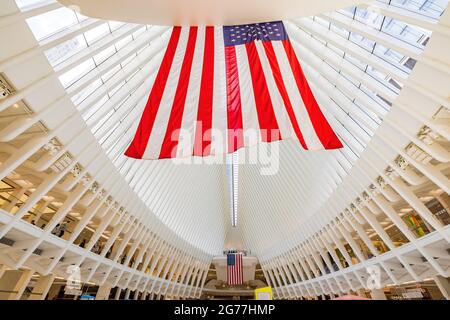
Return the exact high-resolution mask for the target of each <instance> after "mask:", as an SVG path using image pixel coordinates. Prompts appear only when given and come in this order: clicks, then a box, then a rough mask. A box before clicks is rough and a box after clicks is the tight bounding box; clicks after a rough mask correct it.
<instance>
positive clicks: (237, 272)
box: [227, 253, 244, 286]
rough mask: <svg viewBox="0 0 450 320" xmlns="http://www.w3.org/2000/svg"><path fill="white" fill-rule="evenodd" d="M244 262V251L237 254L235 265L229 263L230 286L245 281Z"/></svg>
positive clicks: (228, 280)
mask: <svg viewBox="0 0 450 320" xmlns="http://www.w3.org/2000/svg"><path fill="white" fill-rule="evenodd" d="M243 269H244V268H243V264H242V253H236V254H235V263H234V266H229V265H227V283H228V285H230V286H234V285H241V284H243V283H244V272H243V271H244V270H243Z"/></svg>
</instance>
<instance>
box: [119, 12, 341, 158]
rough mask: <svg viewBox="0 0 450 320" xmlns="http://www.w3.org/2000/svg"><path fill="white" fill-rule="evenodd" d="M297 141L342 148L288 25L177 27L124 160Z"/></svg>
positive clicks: (212, 152)
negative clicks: (326, 116) (290, 38)
mask: <svg viewBox="0 0 450 320" xmlns="http://www.w3.org/2000/svg"><path fill="white" fill-rule="evenodd" d="M250 133H251V134H252V136H256V138H255V139H257V140H256V141H250V140H249V139H247V138H246V134H249V135H250ZM254 133H256V134H254ZM218 137H220V139H219V138H218ZM290 138H296V139H297V140H298V141H299V144H300V145H301V146H302V147H303V148H304V149H306V150H319V149H337V148H341V147H342V144H341V142H340V141H339V139H338V137H337V135H336V134H335V132H334V131H333V129H332V128H331V126H330V125H329V123H328V121H327V119H326V118H325V116H324V115H323V114H322V111H321V109H320V107H319V105H318V104H317V102H316V99H315V98H314V95H313V93H312V91H311V89H310V87H309V85H308V82H307V80H306V78H305V75H304V74H303V71H302V68H301V66H300V63H299V61H298V59H297V56H296V53H295V51H294V47H293V46H292V44H291V41H290V40H289V37H288V34H287V31H286V29H285V27H284V24H283V22H282V21H274V22H265V23H253V24H245V25H236V26H221V27H212V26H209V27H173V29H172V33H171V36H170V38H168V40H167V48H166V52H165V54H164V57H163V58H162V62H161V64H160V67H159V70H158V72H157V75H156V78H155V81H154V83H153V87H152V89H151V92H150V96H149V99H148V102H147V105H146V106H145V109H144V112H143V114H142V118H141V121H140V123H139V126H138V127H137V130H136V135H135V137H134V139H133V141H132V142H131V144H130V146H129V147H128V149H127V151H126V152H125V155H127V156H128V157H132V158H136V159H163V158H181V157H188V156H193V155H194V156H209V155H215V154H221V153H233V152H235V151H236V150H237V149H239V148H242V147H245V146H250V145H252V144H254V143H255V142H272V141H277V140H282V139H290Z"/></svg>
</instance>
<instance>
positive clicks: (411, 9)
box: [0, 0, 448, 254]
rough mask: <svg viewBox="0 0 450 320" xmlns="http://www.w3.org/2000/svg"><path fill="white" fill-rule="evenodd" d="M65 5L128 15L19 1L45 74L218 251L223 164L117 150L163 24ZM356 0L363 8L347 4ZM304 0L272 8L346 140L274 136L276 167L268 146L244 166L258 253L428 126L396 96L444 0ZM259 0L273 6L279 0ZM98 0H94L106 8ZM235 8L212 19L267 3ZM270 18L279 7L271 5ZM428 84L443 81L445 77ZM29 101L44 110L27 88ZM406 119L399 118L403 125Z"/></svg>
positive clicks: (157, 201)
mask: <svg viewBox="0 0 450 320" xmlns="http://www.w3.org/2000/svg"><path fill="white" fill-rule="evenodd" d="M61 2H62V3H65V4H66V3H67V4H74V3H75V4H77V5H79V6H80V7H81V8H82V10H86V13H90V12H92V13H93V15H94V16H95V15H98V16H101V17H111V18H114V19H116V20H124V21H127V22H126V23H124V22H113V21H109V22H108V21H106V20H98V19H95V18H89V17H87V16H84V15H81V14H80V13H78V12H76V11H74V10H72V9H69V8H66V7H62V6H61V5H60V4H59V3H57V2H55V1H44V0H17V4H18V5H19V6H22V8H23V10H26V11H27V12H29V13H30V14H29V19H28V20H27V22H28V25H29V28H30V29H31V31H32V32H33V34H34V36H35V39H34V40H33V39H23V41H36V43H38V44H39V47H40V50H42V51H43V52H45V54H46V57H47V59H48V64H49V67H50V66H51V73H50V77H52V78H53V79H55V78H58V80H59V82H60V85H61V86H62V87H63V89H64V91H65V93H66V94H67V96H68V97H69V98H70V100H71V102H72V103H73V106H74V107H75V108H76V110H77V112H78V113H79V115H81V117H82V118H83V120H84V121H85V124H86V125H87V126H88V127H89V128H90V131H91V133H92V135H93V136H94V137H95V139H96V142H97V143H98V145H99V146H100V147H101V148H102V149H103V151H104V153H105V155H106V156H107V157H108V158H109V161H111V163H112V164H113V165H114V167H115V170H116V171H117V172H118V173H119V174H120V175H121V176H122V177H123V179H124V182H125V183H127V184H128V185H129V187H130V188H131V189H132V190H133V191H134V193H135V194H136V195H137V196H138V197H139V198H140V199H141V200H142V201H143V203H145V205H146V206H147V207H148V208H149V209H150V210H151V211H152V212H153V213H154V214H155V215H156V216H157V217H158V218H159V219H160V220H161V221H162V222H163V223H164V224H166V225H167V226H168V227H169V228H170V229H171V230H173V231H174V232H176V233H177V234H178V235H180V237H181V238H182V239H185V240H186V241H188V242H189V243H190V244H192V245H194V246H195V247H197V248H199V249H201V250H203V251H205V252H207V253H210V254H217V253H219V252H221V251H222V248H223V246H224V243H225V242H226V237H227V234H229V230H230V228H231V217H230V212H231V211H232V210H231V207H230V203H231V201H230V193H229V189H228V183H229V181H228V179H229V176H228V175H227V168H226V164H214V165H207V164H193V165H188V164H181V165H180V164H175V163H173V162H172V161H171V160H163V161H141V160H133V159H129V158H126V157H125V156H124V155H123V153H124V150H125V148H126V147H127V146H128V144H129V143H130V141H131V139H132V136H133V134H134V132H135V128H136V126H137V122H138V120H139V117H140V114H141V112H142V110H143V108H144V105H145V102H146V99H147V96H148V92H149V88H150V87H151V84H152V81H153V79H154V77H155V74H156V71H157V68H158V65H159V62H160V61H161V59H162V55H163V53H164V47H163V44H164V43H165V41H164V38H165V37H167V36H168V35H169V31H170V28H169V27H163V26H156V25H150V24H146V25H140V24H133V23H130V20H133V19H136V20H133V21H138V22H142V21H146V20H145V19H146V18H145V17H146V16H147V13H144V12H145V11H143V10H141V9H140V8H141V7H140V6H136V7H135V8H134V9H133V10H129V11H126V12H127V15H124V16H123V19H121V17H122V16H121V15H122V14H124V11H122V9H121V8H122V7H121V6H120V5H123V4H125V3H127V4H128V3H129V1H122V2H120V1H115V2H116V3H117V4H118V5H117V6H113V5H109V4H108V5H107V6H104V4H103V2H104V1H92V0H91V1H68V0H65V1H61ZM135 2H136V5H137V4H139V5H142V6H143V5H144V2H142V1H135ZM266 2H267V3H266ZM356 2H358V3H359V5H358V6H350V7H349V5H352V4H354V3H356ZM177 3H178V2H176V1H170V3H169V5H168V7H167V8H164V11H163V12H164V13H163V14H162V15H161V16H159V15H155V12H156V11H154V12H153V11H149V12H148V17H149V18H148V19H149V20H148V21H149V22H153V21H154V22H158V23H159V22H160V23H161V24H166V23H168V22H170V21H171V20H170V19H172V18H173V16H172V15H171V14H170V13H171V12H172V9H171V8H172V7H171V6H173V5H175V4H177ZM182 3H183V5H187V4H188V2H187V1H182ZM195 3H196V4H198V2H195ZM212 3H215V2H212ZM221 3H224V2H221ZM230 3H232V2H230ZM258 3H260V1H258ZM306 3H309V4H310V3H311V2H310V1H302V2H300V3H298V1H281V3H280V10H282V12H281V13H280V14H281V15H282V16H280V17H279V18H285V17H286V18H289V19H288V20H286V21H285V25H286V28H287V31H288V33H289V35H290V38H291V40H292V42H293V44H294V47H295V49H296V50H297V53H298V55H299V57H300V61H301V63H302V66H303V68H304V71H305V73H306V76H307V78H308V80H309V82H310V85H311V88H312V90H313V92H314V94H315V95H316V97H317V99H318V101H319V104H320V105H321V108H322V110H323V111H324V114H325V116H326V117H327V119H328V120H329V122H330V124H331V125H332V126H333V128H334V130H335V131H336V132H337V133H338V135H339V137H340V139H341V141H343V143H344V148H343V149H342V150H336V151H320V152H308V151H304V150H301V148H300V147H299V146H298V144H296V143H295V142H293V141H283V142H280V143H279V144H278V143H277V145H279V162H278V160H276V164H274V165H275V166H276V167H277V168H278V170H277V171H276V173H275V174H273V175H270V174H269V175H264V174H261V173H262V172H263V171H264V170H263V168H264V167H267V166H268V162H269V160H271V158H269V156H267V157H266V158H264V159H262V160H265V162H264V161H263V163H260V164H249V163H244V164H241V165H239V174H238V203H237V208H238V210H237V212H238V225H239V231H240V234H239V236H240V238H241V239H242V241H243V246H244V248H246V249H249V250H252V252H254V253H257V254H266V253H268V252H271V251H272V250H278V249H277V248H281V247H280V246H281V245H287V243H288V240H289V241H291V240H292V239H294V238H295V237H298V236H299V234H302V233H304V231H305V230H304V229H303V228H304V226H305V223H306V221H309V220H310V219H315V221H316V222H317V227H319V225H320V223H322V222H325V220H327V219H329V218H328V216H325V215H324V212H325V211H327V212H328V211H330V210H335V211H336V214H337V212H338V211H339V210H338V209H339V206H341V204H343V203H344V202H346V201H347V200H350V198H353V197H354V195H355V194H357V193H358V192H361V191H362V188H361V186H353V188H348V186H347V185H346V177H347V176H349V175H353V176H355V177H361V172H360V170H363V169H354V168H355V166H357V167H358V168H364V165H363V164H364V163H369V164H370V165H371V166H372V165H376V164H377V162H380V158H377V153H378V154H383V159H385V160H384V161H387V162H388V163H390V162H392V161H393V160H394V159H395V157H396V156H397V155H398V154H397V153H396V151H395V150H394V148H393V146H389V145H387V144H386V137H391V138H392V141H393V143H394V144H395V145H407V144H408V142H409V141H410V140H409V139H410V138H411V136H413V135H415V134H416V132H417V131H418V130H419V129H420V127H421V126H422V123H421V122H419V121H417V117H416V118H414V117H411V116H410V115H408V116H405V118H403V115H404V114H403V113H402V112H403V111H404V110H405V108H406V109H407V108H412V110H415V111H414V112H416V113H418V114H420V116H419V117H418V118H424V117H428V116H431V115H432V114H433V113H435V112H436V111H437V110H436V109H435V108H434V109H433V108H429V109H426V110H424V109H421V108H418V107H417V106H415V105H414V102H413V99H412V97H411V96H405V97H403V95H404V94H405V95H406V94H408V92H406V93H403V90H402V88H404V87H405V86H406V85H408V84H409V83H410V82H411V83H412V85H414V84H415V83H417V80H416V79H413V80H412V81H411V79H410V78H411V77H412V74H413V73H414V72H416V71H415V70H413V69H414V66H415V64H416V63H417V62H418V61H424V63H425V64H428V65H431V66H434V67H436V65H433V62H435V61H436V60H435V59H434V58H433V57H435V55H434V52H436V51H434V52H433V51H432V50H433V49H434V50H438V49H436V44H432V45H430V46H431V47H430V48H427V47H426V44H427V43H430V42H431V41H430V37H431V36H432V33H433V31H437V32H439V30H438V25H437V21H438V20H439V19H440V18H441V15H442V14H443V12H444V9H445V8H446V6H447V1H446V0H440V1H431V0H415V1H413V0H389V1H388V0H381V1H371V2H369V3H368V2H367V1H314V2H313V4H314V5H313V6H311V7H310V9H311V11H303V10H305V9H306V8H308V6H306ZM102 4H103V6H102ZM189 4H190V3H189ZM263 4H270V5H272V4H273V1H265V2H264V3H263ZM97 5H99V6H102V12H101V15H100V12H99V10H98V8H99V7H98V6H97ZM152 5H155V1H147V2H145V6H149V7H151V6H152ZM260 6H261V10H262V9H267V6H265V5H262V4H261V5H260ZM248 7H249V9H252V8H250V5H248ZM270 8H272V7H270ZM291 8H295V9H296V10H290V9H291ZM229 9H230V10H229V11H226V12H225V14H224V16H222V17H219V18H217V19H218V20H217V21H226V22H230V21H232V22H235V21H238V22H243V21H244V20H245V19H247V18H248V19H250V20H252V19H256V20H260V19H262V18H263V17H266V14H267V12H268V11H267V10H266V11H264V10H262V11H257V12H256V13H255V15H254V17H249V16H245V15H243V16H242V17H239V18H238V19H237V20H233V19H232V17H234V15H233V11H232V10H231V9H232V8H231V6H230V8H229ZM331 9H333V10H336V11H330V10H331ZM82 12H83V13H84V11H82ZM195 12H201V11H199V10H195ZM245 12H246V14H248V12H253V11H252V10H248V11H245ZM300 12H306V13H307V14H308V16H304V15H303V14H300ZM284 14H287V15H286V16H284ZM312 14H314V16H309V15H312ZM273 15H277V16H278V11H275V12H274V13H273ZM273 15H270V18H271V19H272V18H275V17H274V16H273ZM447 15H448V14H447ZM175 17H176V15H175ZM296 17H298V18H296ZM175 19H177V18H175ZM199 19H200V18H199ZM201 19H203V18H201ZM201 19H200V20H201ZM220 19H222V20H220ZM177 21H178V20H177ZM433 59H434V60H433ZM0 61H3V59H1V57H0ZM18 62H20V60H18V61H15V62H14V61H13V62H11V61H9V62H8V63H9V64H5V65H2V67H3V68H2V69H4V70H6V72H7V71H8V68H11V67H12V66H13V65H16V64H17V63H18ZM435 63H439V62H435ZM44 67H45V66H44ZM44 67H42V68H44ZM36 68H39V66H36ZM24 72H25V70H24ZM417 72H422V74H420V73H419V76H416V77H420V76H424V74H426V72H425V71H424V70H419V71H417ZM21 76H22V75H21V74H20V73H15V74H14V75H11V78H12V79H13V80H14V82H15V83H18V84H20V83H21ZM433 89H434V90H441V91H445V90H446V89H445V88H441V87H439V85H437V87H434V88H433ZM56 98H57V97H56V96H55V99H56ZM38 100H39V99H38V98H36V101H38ZM393 106H395V108H394V109H395V110H394V112H392V110H391V109H392V108H393ZM30 107H31V108H33V109H34V110H35V111H39V109H40V105H39V103H37V102H36V103H35V104H33V103H32V99H30ZM64 116H65V115H63V114H61V112H56V111H55V112H47V113H46V115H45V117H43V118H42V122H43V123H44V124H47V125H48V126H49V127H52V122H57V121H58V119H61V118H62V117H64ZM402 119H405V122H404V123H401V125H399V126H397V125H398V124H399V123H400V122H401V121H402ZM397 128H401V130H397ZM74 130H75V129H74ZM71 139H74V140H70V139H67V140H68V141H66V142H67V143H70V142H72V141H76V139H77V137H76V135H74V136H73V137H72V138H71ZM77 143H81V144H83V142H82V141H77ZM250 151H251V150H241V151H239V157H240V158H241V159H245V157H246V153H248V152H250ZM272 160H273V159H272ZM361 163H363V164H361ZM381 163H384V162H383V161H381ZM384 164H385V163H384ZM369 178H373V177H364V179H363V180H361V184H362V185H365V184H366V183H367V184H368V183H369ZM338 199H339V200H338ZM289 243H290V242H289Z"/></svg>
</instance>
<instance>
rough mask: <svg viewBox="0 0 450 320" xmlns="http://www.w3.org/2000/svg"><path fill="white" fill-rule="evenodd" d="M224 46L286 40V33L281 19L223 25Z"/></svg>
mask: <svg viewBox="0 0 450 320" xmlns="http://www.w3.org/2000/svg"><path fill="white" fill-rule="evenodd" d="M223 36H224V42H225V46H237V45H241V44H245V43H250V42H252V41H257V40H259V41H281V40H287V39H288V35H287V33H286V30H285V29H284V25H283V22H282V21H274V22H264V23H252V24H242V25H236V26H224V27H223Z"/></svg>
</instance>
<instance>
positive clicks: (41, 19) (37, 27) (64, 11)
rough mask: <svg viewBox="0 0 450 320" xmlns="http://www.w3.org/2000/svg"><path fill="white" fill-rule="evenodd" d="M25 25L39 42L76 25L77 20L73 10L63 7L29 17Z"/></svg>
mask: <svg viewBox="0 0 450 320" xmlns="http://www.w3.org/2000/svg"><path fill="white" fill-rule="evenodd" d="M27 23H28V26H29V27H30V29H31V32H33V34H34V36H35V38H36V40H38V41H41V40H43V39H45V38H48V37H49V36H51V35H53V34H55V33H57V32H58V31H61V30H64V29H66V28H67V27H69V26H71V25H74V24H76V23H78V19H77V17H76V15H75V13H74V11H73V10H70V9H68V8H65V7H63V8H59V9H56V10H52V11H49V12H46V13H44V14H41V15H38V16H34V17H31V18H29V19H27Z"/></svg>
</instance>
